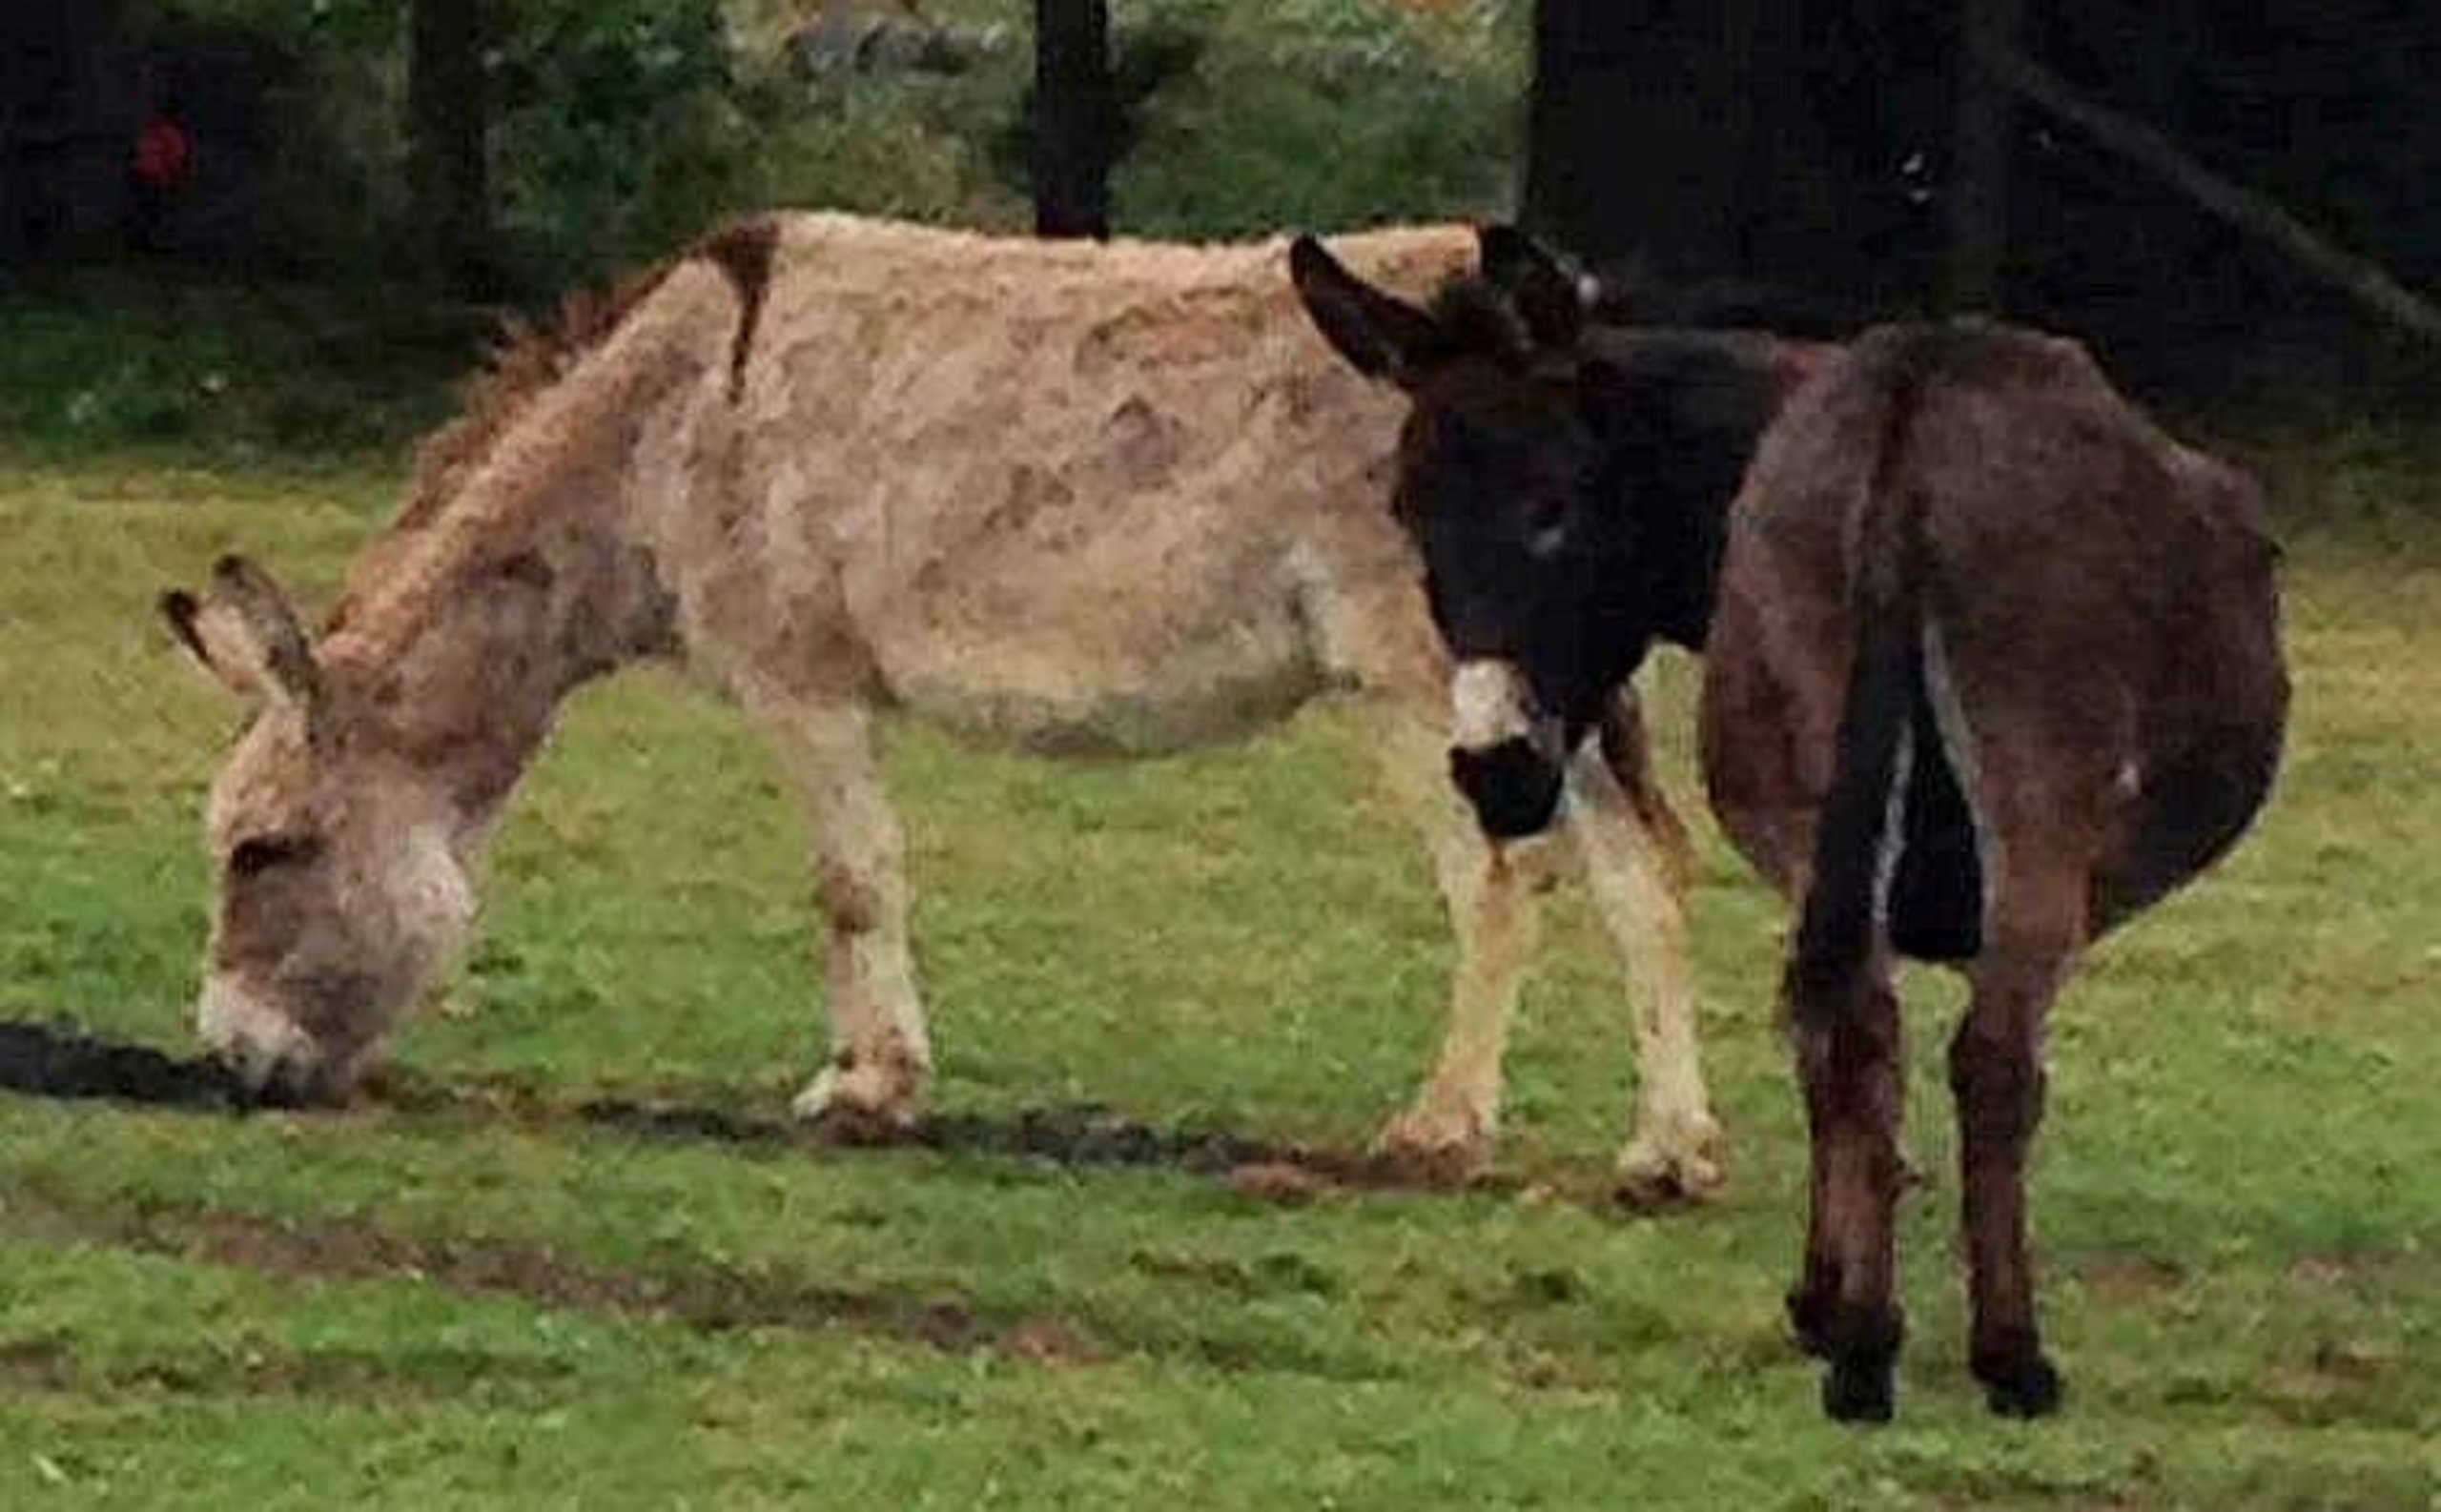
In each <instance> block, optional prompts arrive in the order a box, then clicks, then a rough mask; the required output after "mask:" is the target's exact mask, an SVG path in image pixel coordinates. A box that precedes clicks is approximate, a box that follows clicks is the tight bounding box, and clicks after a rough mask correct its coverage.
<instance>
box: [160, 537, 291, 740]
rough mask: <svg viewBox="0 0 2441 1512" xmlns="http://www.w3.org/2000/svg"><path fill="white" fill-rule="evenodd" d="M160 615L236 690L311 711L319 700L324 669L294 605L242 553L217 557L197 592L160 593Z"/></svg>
mask: <svg viewBox="0 0 2441 1512" xmlns="http://www.w3.org/2000/svg"><path fill="white" fill-rule="evenodd" d="M161 616H162V618H163V619H165V620H167V621H169V622H170V628H171V630H172V631H173V632H174V634H176V636H177V638H178V639H179V641H181V642H182V643H184V644H185V645H186V648H187V649H188V650H189V651H192V652H194V653H195V660H196V661H198V662H201V663H202V664H203V665H204V667H205V668H206V669H207V670H208V671H210V672H211V673H212V674H213V675H214V676H215V677H217V678H218V679H219V680H220V681H221V682H223V683H225V684H228V685H229V687H230V688H231V689H232V690H234V691H235V692H236V693H237V694H238V695H239V696H240V697H244V698H249V699H256V700H261V701H265V702H277V703H286V704H292V705H296V706H297V707H298V708H301V709H304V710H306V711H307V712H308V713H311V712H312V711H313V710H314V709H315V708H316V707H317V706H318V705H319V704H320V702H321V695H322V676H321V669H320V668H319V667H318V666H317V665H316V664H315V662H314V648H313V643H312V642H311V641H309V640H308V639H307V638H306V635H305V628H304V626H303V625H302V624H300V623H298V622H297V611H296V610H295V609H293V608H291V607H290V606H289V603H288V596H287V595H286V594H283V593H281V592H280V591H279V585H278V584H277V583H276V582H273V581H272V580H271V575H270V574H268V573H266V572H264V571H263V570H262V569H261V568H260V567H257V566H256V565H255V564H254V563H253V562H248V561H247V560H246V559H245V558H243V557H223V558H221V559H220V560H219V561H218V562H215V563H214V564H213V568H212V583H211V586H210V588H208V589H207V590H206V592H205V594H204V597H203V598H202V599H201V600H197V599H196V598H195V596H194V595H193V594H190V593H184V592H171V593H165V594H163V595H162V596H161Z"/></svg>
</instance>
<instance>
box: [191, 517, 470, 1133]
mask: <svg viewBox="0 0 2441 1512" xmlns="http://www.w3.org/2000/svg"><path fill="white" fill-rule="evenodd" d="M161 609H162V612H163V614H164V615H165V617H166V618H167V619H168V620H169V622H170V625H171V628H172V629H174V631H175V632H176V633H177V636H178V639H179V640H180V641H181V642H183V643H184V644H186V646H187V648H188V649H189V650H190V651H192V652H193V653H194V654H195V658H196V660H197V661H199V662H201V663H202V664H203V665H204V667H205V668H206V669H207V670H209V671H210V672H211V673H212V674H213V675H214V676H215V677H216V678H217V679H218V680H219V681H220V682H221V683H223V684H226V685H227V686H228V687H229V688H230V689H231V690H232V691H234V692H235V693H236V694H237V695H238V696H239V697H240V698H241V699H243V700H245V701H246V704H247V705H248V707H249V709H250V710H251V717H250V719H249V722H248V724H247V726H246V729H245V731H244V733H243V734H242V735H241V736H240V737H239V738H238V741H237V744H236V749H235V750H234V751H233V752H232V753H231V755H230V757H229V760H228V763H227V765H225V766H223V767H222V768H221V770H220V775H219V777H218V779H217V780H216V781H215V783H214V785H213V790H212V798H211V802H210V805H209V807H208V808H207V811H206V822H205V823H206V832H207V836H208V844H209V845H210V848H211V854H212V859H213V864H214V868H215V884H214V890H215V907H214V912H213V922H212V937H211V944H210V946H209V948H208V950H207V951H206V953H205V958H204V975H203V988H202V993H201V996H200V998H199V1000H198V1002H197V1004H196V1011H195V1027H196V1030H197V1032H199V1033H200V1034H201V1036H202V1039H203V1042H204V1044H205V1046H206V1047H207V1048H208V1049H210V1050H211V1051H213V1052H215V1053H216V1054H219V1055H221V1056H223V1057H224V1058H226V1059H227V1060H228V1061H229V1063H230V1064H231V1066H232V1067H233V1069H235V1070H236V1072H237V1073H239V1074H240V1075H241V1076H243V1077H244V1078H245V1080H246V1081H247V1083H248V1085H249V1086H251V1087H253V1088H255V1089H256V1090H257V1091H261V1092H266V1093H272V1094H274V1095H278V1096H285V1097H294V1098H304V1099H311V1100H320V1099H329V1098H335V1097H338V1096H341V1095H344V1094H345V1093H346V1092H347V1091H348V1090H349V1089H350V1088H351V1087H352V1086H353V1085H354V1083H355V1081H356V1079H357V1077H358V1076H359V1074H360V1073H361V1072H362V1070H363V1069H364V1068H365V1066H366V1065H367V1064H368V1063H369V1061H370V1060H371V1059H372V1058H373V1056H374V1055H375V1053H376V1052H378V1050H379V1047H380V1044H381V1041H382V1039H383V1037H384V1035H385V1034H386V1033H387V1032H388V1031H389V1030H390V1028H391V1026H392V1025H393V1024H395V1023H396V1022H397V1020H398V1018H399V1016H400V1014H401V1013H402V1012H403V1011H405V1010H406V1009H407V1007H408V1006H409V1005H410V1004H411V1003H412V1002H413V1001H414V999H415V997H416V995H417V993H418V992H419V991H421V988H422V986H423V984H424V983H425V982H426V981H428V980H429V979H430V978H431V976H432V975H433V973H434V971H436V970H437V969H438V968H439V967H440V966H441V964H442V962H443V961H444V960H445V959H446V958H447V957H448V955H449V954H450V952H451V951H452V950H453V949H454V948H455V947H456V946H457V945H458V944H459V942H460V941H462V939H463V938H464V936H465V934H466V932H467V930H468V929H469V927H470V926H471V924H472V922H473V916H474V892H473V888H472V884H471V881H470V879H469V878H468V876H467V874H466V870H465V868H464V865H463V863H462V860H461V856H462V852H463V847H464V845H465V841H466V837H465V836H463V835H462V834H461V833H460V830H461V829H462V821H461V819H460V818H459V812H460V810H459V808H458V807H457V806H456V805H454V804H453V803H452V802H451V801H450V795H449V794H448V792H447V791H446V790H445V787H444V786H443V785H442V784H441V783H440V782H439V781H437V780H436V779H435V778H434V777H433V776H432V775H431V774H430V772H429V770H428V769H419V767H418V766H414V765H410V763H408V762H407V761H405V760H404V759H402V758H401V756H400V753H399V751H398V750H397V748H396V747H397V743H396V742H395V741H393V740H391V739H389V738H388V736H387V734H386V733H385V731H386V727H387V725H386V722H385V721H383V720H382V719H380V718H379V717H378V711H377V710H375V709H374V708H372V707H371V705H370V704H369V703H368V702H367V701H365V700H362V699H360V698H359V696H358V695H356V694H354V693H352V692H351V691H349V690H348V689H347V688H346V687H344V686H343V685H342V684H341V681H340V680H338V679H336V678H333V677H331V676H330V675H328V673H327V672H326V669H325V668H324V667H323V666H322V665H321V664H320V663H319V662H318V659H317V656H316V652H315V647H314V644H313V642H312V641H311V639H310V638H309V637H308V636H307V634H306V632H305V630H304V628H303V626H302V624H301V623H300V622H299V621H298V619H297V614H296V611H295V610H294V609H293V608H292V607H291V606H290V605H289V603H288V601H287V599H286V597H285V596H284V595H282V594H281V592H280V591H279V589H278V587H277V585H276V584H274V582H272V580H271V579H270V578H269V577H268V576H267V575H266V574H265V573H264V572H263V571H262V570H261V569H260V568H258V567H256V566H255V565H254V564H253V563H251V562H247V561H245V560H244V559H243V558H239V557H224V558H222V559H221V560H220V561H219V562H217V563H216V564H215V566H214V568H213V573H212V580H211V582H210V584H209V586H208V587H207V588H206V590H205V591H204V593H203V594H202V595H201V596H200V597H197V596H195V595H191V594H187V593H183V592H173V593H169V594H166V595H164V596H163V597H162V600H161Z"/></svg>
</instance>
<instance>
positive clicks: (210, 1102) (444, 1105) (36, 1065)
mask: <svg viewBox="0 0 2441 1512" xmlns="http://www.w3.org/2000/svg"><path fill="white" fill-rule="evenodd" d="M0 1091H6V1092H13V1093H24V1094H26V1095H29V1096H35V1097H46V1098H51V1099H57V1100H96V1099H101V1100H110V1101H116V1102H127V1103H135V1104H141V1105H145V1106H149V1107H156V1108H172V1109H187V1110H193V1111H203V1112H217V1113H226V1114H244V1113H249V1112H253V1111H256V1110H258V1109H261V1108H265V1107H277V1108H283V1109H291V1110H293V1109H295V1108H296V1106H297V1105H296V1104H295V1103H293V1102H289V1101H285V1100H274V1099H267V1098H265V1097H263V1096H262V1095H260V1094H258V1093H253V1092H251V1091H249V1090H248V1089H247V1088H246V1086H245V1085H244V1083H243V1082H242V1081H241V1080H240V1079H239V1078H238V1077H237V1076H236V1073H233V1072H232V1071H231V1070H230V1069H229V1068H228V1067H227V1066H225V1065H224V1064H222V1063H221V1062H219V1061H217V1060H215V1059H213V1058H211V1057H209V1056H196V1055H174V1054H171V1053H169V1052H165V1051H161V1050H158V1049H155V1048H153V1047H151V1046H146V1045H136V1044H128V1043H122V1042H119V1041H114V1040H109V1039H104V1038H101V1037H99V1036H96V1035H93V1034H90V1033H87V1032H84V1031H82V1030H79V1029H77V1028H75V1027H74V1026H73V1025H72V1024H69V1023H66V1022H64V1021H59V1020H53V1021H51V1022H48V1023H37V1022H27V1021H5V1020H0ZM365 1101H366V1102H367V1103H368V1104H369V1105H370V1106H373V1107H376V1108H380V1109H386V1110H389V1111H392V1112H395V1113H400V1114H409V1115H436V1116H450V1117H462V1118H463V1117H473V1118H478V1119H491V1120H505V1121H509V1122H514V1123H518V1124H521V1125H524V1126H528V1127H550V1126H555V1125H556V1126H577V1127H583V1128H589V1129H594V1130H600V1131H606V1132H609V1133H613V1134H626V1135H629V1136H632V1137H636V1138H641V1139H652V1140H659V1141H669V1142H681V1143H708V1144H719V1145H729V1146H735V1147H739V1148H747V1149H765V1150H776V1149H784V1148H787V1149H811V1150H841V1149H900V1150H909V1149H913V1150H927V1151H933V1152H935V1153H938V1154H954V1155H977V1156H989V1157H1000V1158H1007V1159H1015V1160H1026V1161H1038V1162H1044V1163H1048V1164H1053V1165H1058V1166H1067V1167H1136V1168H1146V1169H1162V1170H1171V1171H1179V1172H1183V1173H1186V1174H1189V1175H1211V1176H1220V1177H1225V1178H1227V1179H1228V1181H1229V1182H1230V1184H1231V1185H1232V1186H1234V1187H1236V1188H1238V1189H1239V1190H1241V1191H1244V1192H1247V1193H1249V1194H1250V1195H1258V1196H1265V1197H1270V1198H1273V1199H1276V1200H1296V1199H1298V1198H1301V1197H1306V1196H1312V1195H1318V1194H1320V1193H1321V1192H1323V1191H1326V1190H1328V1189H1331V1188H1364V1189H1386V1188H1415V1187H1426V1188H1445V1187H1449V1186H1454V1185H1460V1184H1465V1183H1461V1182H1458V1181H1455V1180H1453V1179H1451V1178H1449V1176H1448V1175H1446V1174H1445V1173H1435V1172H1428V1171H1419V1170H1417V1169H1416V1168H1415V1167H1414V1166H1413V1165H1411V1164H1408V1163H1405V1162H1401V1161H1397V1160H1392V1159H1388V1158H1385V1157H1384V1156H1381V1155H1379V1154H1367V1153H1363V1152H1354V1151H1344V1150H1333V1149H1328V1148H1318V1147H1313V1146H1306V1145H1299V1144H1285V1143H1277V1142H1273V1141H1270V1140H1264V1139H1260V1138H1253V1137H1249V1136H1246V1135H1242V1134H1232V1133H1229V1132H1226V1131H1222V1130H1213V1129H1199V1128H1191V1127H1180V1128H1163V1127H1160V1126H1159V1125H1154V1124H1148V1123H1143V1122H1139V1121H1138V1120H1136V1119H1132V1118H1128V1117H1125V1116H1123V1115H1121V1114H1117V1113H1114V1112H1112V1111H1111V1110H1109V1109H1107V1108H1101V1107H1097V1106H1093V1105H1080V1104H1069V1105H1060V1106H1054V1107H1045V1108H1024V1109H1017V1110H1014V1111H1012V1112H1009V1113H1006V1114H927V1115H924V1116H922V1117H919V1118H917V1119H915V1120H913V1121H912V1122H909V1123H903V1124H902V1123H883V1122H878V1121H873V1120H834V1121H831V1122H829V1123H821V1124H807V1123H803V1122H800V1121H798V1120H795V1119H791V1118H786V1117H776V1116H772V1115H769V1114H756V1113H752V1112H748V1111H743V1110H740V1109H736V1108H728V1107H720V1106H713V1105H708V1104H705V1103H701V1102H686V1101H665V1100H644V1099H637V1098H630V1097H624V1096H604V1097H593V1098H588V1099H585V1100H583V1101H580V1102H575V1103H560V1102H555V1101H552V1100H550V1099H548V1098H545V1097H544V1096H542V1095H541V1094H539V1093H533V1092H532V1091H530V1090H527V1089H524V1088H521V1087H516V1086H503V1085H500V1084H486V1083H481V1082H478V1083H472V1084H459V1083H452V1082H443V1081H436V1080H431V1079H428V1078H425V1077H422V1076H419V1075H416V1074H414V1073H406V1072H397V1071H394V1072H390V1073H386V1074H385V1075H384V1076H383V1077H382V1078H381V1079H380V1080H379V1082H378V1083H377V1085H375V1086H374V1087H372V1088H371V1089H369V1090H368V1092H367V1093H365ZM1473 1184H1474V1185H1477V1186H1487V1185H1488V1186H1491V1187H1492V1188H1493V1189H1494V1190H1498V1189H1499V1187H1500V1185H1501V1183H1498V1182H1485V1181H1481V1180H1478V1181H1477V1182H1475V1183H1473Z"/></svg>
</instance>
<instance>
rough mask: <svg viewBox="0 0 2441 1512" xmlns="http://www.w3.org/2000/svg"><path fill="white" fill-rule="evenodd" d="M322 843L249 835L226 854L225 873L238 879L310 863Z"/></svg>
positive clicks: (307, 838)
mask: <svg viewBox="0 0 2441 1512" xmlns="http://www.w3.org/2000/svg"><path fill="white" fill-rule="evenodd" d="M321 849H322V842H321V841H320V840H318V839H317V838H316V837H314V836H312V835H249V836H247V837H246V838H245V839H243V840H240V841H238V842H237V845H236V848H235V849H233V850H231V851H230V852H229V870H230V872H231V873H232V874H233V875H236V876H240V877H258V876H260V875H262V874H263V873H264V872H266V871H269V870H270V869H272V868H274V867H286V866H294V865H296V864H297V863H298V862H300V861H311V860H313V859H314V857H315V856H317V855H318V854H320V853H321Z"/></svg>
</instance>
